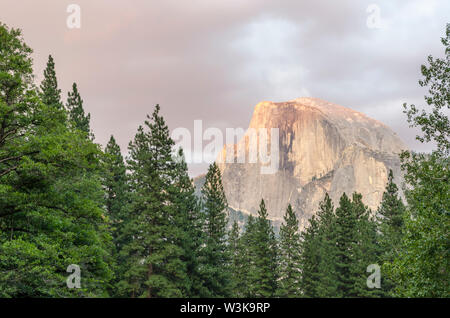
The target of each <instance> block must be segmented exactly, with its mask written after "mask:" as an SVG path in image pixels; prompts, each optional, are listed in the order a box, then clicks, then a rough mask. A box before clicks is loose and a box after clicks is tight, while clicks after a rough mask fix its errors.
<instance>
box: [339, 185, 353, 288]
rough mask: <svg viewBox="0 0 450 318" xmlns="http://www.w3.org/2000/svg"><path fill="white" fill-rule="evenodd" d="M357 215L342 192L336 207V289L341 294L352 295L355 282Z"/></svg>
mask: <svg viewBox="0 0 450 318" xmlns="http://www.w3.org/2000/svg"><path fill="white" fill-rule="evenodd" d="M356 227H357V217H356V213H355V210H354V209H353V206H352V202H351V200H350V199H349V198H348V196H347V195H346V194H345V193H344V194H343V195H342V196H341V198H340V200H339V207H338V208H337V209H336V247H337V250H336V271H337V289H338V293H339V295H341V296H353V295H352V293H353V287H354V286H353V284H354V282H355V279H354V276H353V274H354V272H353V270H352V265H354V262H355V260H356V259H355V247H356V245H357V236H356V231H357V229H356Z"/></svg>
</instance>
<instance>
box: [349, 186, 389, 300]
mask: <svg viewBox="0 0 450 318" xmlns="http://www.w3.org/2000/svg"><path fill="white" fill-rule="evenodd" d="M352 206H353V211H354V212H353V213H354V215H355V216H356V218H357V219H356V232H355V234H356V243H355V245H354V246H353V255H354V260H353V263H352V266H351V277H352V280H353V288H352V290H351V291H350V294H349V296H352V297H379V296H382V295H383V294H384V293H383V291H382V290H381V289H379V288H369V287H368V286H367V277H368V275H369V274H368V273H367V267H368V266H369V265H371V264H375V265H378V259H379V256H380V248H379V245H378V235H377V224H376V222H375V220H374V218H373V217H372V216H371V210H370V209H369V208H368V207H367V206H366V205H365V204H364V203H363V202H362V195H361V194H360V193H356V192H355V193H353V196H352Z"/></svg>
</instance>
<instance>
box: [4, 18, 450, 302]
mask: <svg viewBox="0 0 450 318" xmlns="http://www.w3.org/2000/svg"><path fill="white" fill-rule="evenodd" d="M442 44H443V51H444V52H443V53H444V54H443V57H441V58H434V57H432V56H429V57H428V60H427V61H426V63H425V65H422V66H421V73H422V78H421V79H420V80H419V85H420V86H422V87H424V88H426V89H427V90H428V93H427V95H426V96H425V100H424V102H425V103H424V107H419V106H416V105H411V104H408V103H405V104H404V105H403V106H402V105H399V107H403V109H404V113H405V120H406V121H407V122H408V123H409V124H410V125H411V127H416V128H418V129H419V131H420V132H421V133H420V135H418V136H417V139H418V140H420V141H421V142H423V143H432V144H433V145H434V150H433V151H432V152H430V153H417V152H413V151H405V152H403V153H402V154H401V162H402V170H403V172H404V179H405V185H403V186H404V192H405V197H406V200H405V202H404V201H403V199H402V198H401V197H400V195H399V186H402V185H396V184H395V183H394V182H393V180H394V176H393V174H392V171H391V172H390V174H389V180H388V183H387V184H386V189H385V192H384V194H383V199H382V202H381V204H380V207H379V208H378V210H377V211H371V210H370V209H368V207H367V206H365V205H364V203H363V198H362V196H361V195H360V194H358V193H347V194H346V193H344V194H343V195H342V197H341V198H340V200H339V203H338V204H337V205H336V206H334V205H333V202H332V201H331V199H330V197H329V196H328V195H326V196H325V197H324V198H323V200H322V202H321V204H320V207H319V209H318V211H316V213H315V216H313V217H312V218H311V219H310V220H309V224H308V225H307V226H306V228H305V229H304V230H303V231H300V230H299V222H298V219H297V216H296V211H295V210H294V209H293V207H292V206H290V205H289V206H287V207H286V211H285V215H284V221H283V223H282V225H281V227H280V232H279V235H275V232H274V229H273V227H272V224H271V222H270V220H269V219H268V214H267V210H266V205H265V202H264V200H263V198H261V203H260V206H259V210H258V215H257V216H249V218H248V221H247V222H246V224H245V226H244V227H243V229H241V228H240V226H239V225H238V224H237V223H236V222H234V223H231V222H229V220H228V204H227V199H226V196H225V193H224V190H223V185H222V180H221V173H220V170H219V167H218V166H217V165H216V164H215V163H213V164H211V165H210V167H209V169H208V172H207V174H206V178H205V183H204V185H203V187H202V190H201V195H200V196H197V195H196V194H195V188H194V185H193V182H192V180H191V178H190V177H189V174H188V167H187V164H186V162H185V160H184V155H183V150H182V149H174V145H175V143H174V141H173V140H172V139H171V137H170V130H169V127H168V126H167V124H166V122H165V120H164V118H163V116H162V115H161V113H160V106H159V105H156V106H155V107H154V110H153V113H152V114H149V115H148V116H147V118H145V119H143V122H142V125H141V126H139V127H137V130H136V134H135V136H134V139H133V140H131V141H130V142H129V145H128V149H127V153H128V155H127V156H124V155H123V154H122V149H120V147H119V145H118V144H117V142H116V140H115V138H114V136H111V138H110V140H109V142H108V144H107V145H106V147H102V146H101V145H100V144H98V143H96V142H95V136H94V132H93V131H92V129H91V127H90V114H87V113H86V112H85V110H84V108H83V99H82V97H81V93H80V91H79V90H78V87H77V84H76V83H74V84H73V86H72V90H71V91H70V92H69V93H68V96H67V97H63V96H62V93H61V90H60V89H59V88H58V80H57V78H56V73H55V68H56V65H55V62H54V59H53V57H52V56H51V55H50V56H49V57H48V63H47V66H46V69H45V71H44V79H43V80H42V82H41V83H36V82H35V78H34V75H33V61H32V58H31V54H32V49H31V48H30V47H28V46H27V44H26V43H25V42H24V39H23V37H22V33H21V31H20V30H19V29H14V28H10V27H8V26H7V25H5V24H2V23H0V297H7V298H9V297H12V298H17V297H125V298H128V297H131V298H134V297H164V298H166V297H187V298H195V297H208V298H216V297H247V298H267V297H282V298H288V297H450V287H449V282H450V273H449V270H450V264H449V260H450V255H449V251H450V238H449V236H448V233H449V226H450V212H449V211H450V195H449V184H450V182H449V177H450V173H449V163H450V160H449V152H450V139H449V134H450V122H449V119H448V110H449V108H450V25H447V28H446V34H445V35H444V37H443V38H442ZM73 264H75V265H76V266H78V267H79V274H80V281H79V284H78V285H77V286H75V287H74V286H71V287H73V288H69V285H70V284H68V280H69V278H68V277H69V276H70V275H71V271H68V267H69V266H70V265H73ZM377 271H378V272H379V281H377V278H376V277H375V278H374V280H373V282H372V284H369V281H368V277H369V276H370V275H372V274H376V273H377ZM369 285H370V287H369Z"/></svg>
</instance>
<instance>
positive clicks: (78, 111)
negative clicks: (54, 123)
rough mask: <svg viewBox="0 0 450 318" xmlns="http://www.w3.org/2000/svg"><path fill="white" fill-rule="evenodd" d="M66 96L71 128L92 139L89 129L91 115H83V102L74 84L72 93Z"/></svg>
mask: <svg viewBox="0 0 450 318" xmlns="http://www.w3.org/2000/svg"><path fill="white" fill-rule="evenodd" d="M68 95H69V96H68V97H67V104H66V107H67V110H68V112H69V119H70V121H71V122H72V125H73V127H74V128H75V129H78V130H80V131H81V132H83V133H85V134H86V136H90V137H93V135H92V133H91V128H90V121H91V114H87V115H85V113H84V108H83V100H82V99H81V96H80V93H79V92H78V88H77V84H76V83H73V85H72V92H69V93H68Z"/></svg>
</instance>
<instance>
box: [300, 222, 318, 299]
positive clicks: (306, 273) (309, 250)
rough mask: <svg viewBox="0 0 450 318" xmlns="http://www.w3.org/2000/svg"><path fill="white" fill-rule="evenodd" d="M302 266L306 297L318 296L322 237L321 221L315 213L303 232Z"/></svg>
mask: <svg viewBox="0 0 450 318" xmlns="http://www.w3.org/2000/svg"><path fill="white" fill-rule="evenodd" d="M300 251H301V257H300V264H301V265H300V268H301V270H302V280H301V289H302V294H303V296H304V297H318V296H319V295H318V286H317V285H318V283H319V279H320V274H319V264H320V256H321V255H320V238H319V223H318V220H317V217H316V216H315V215H313V216H312V217H311V218H310V219H309V220H308V225H307V227H306V229H305V230H304V231H303V232H302V233H301V241H300Z"/></svg>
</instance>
